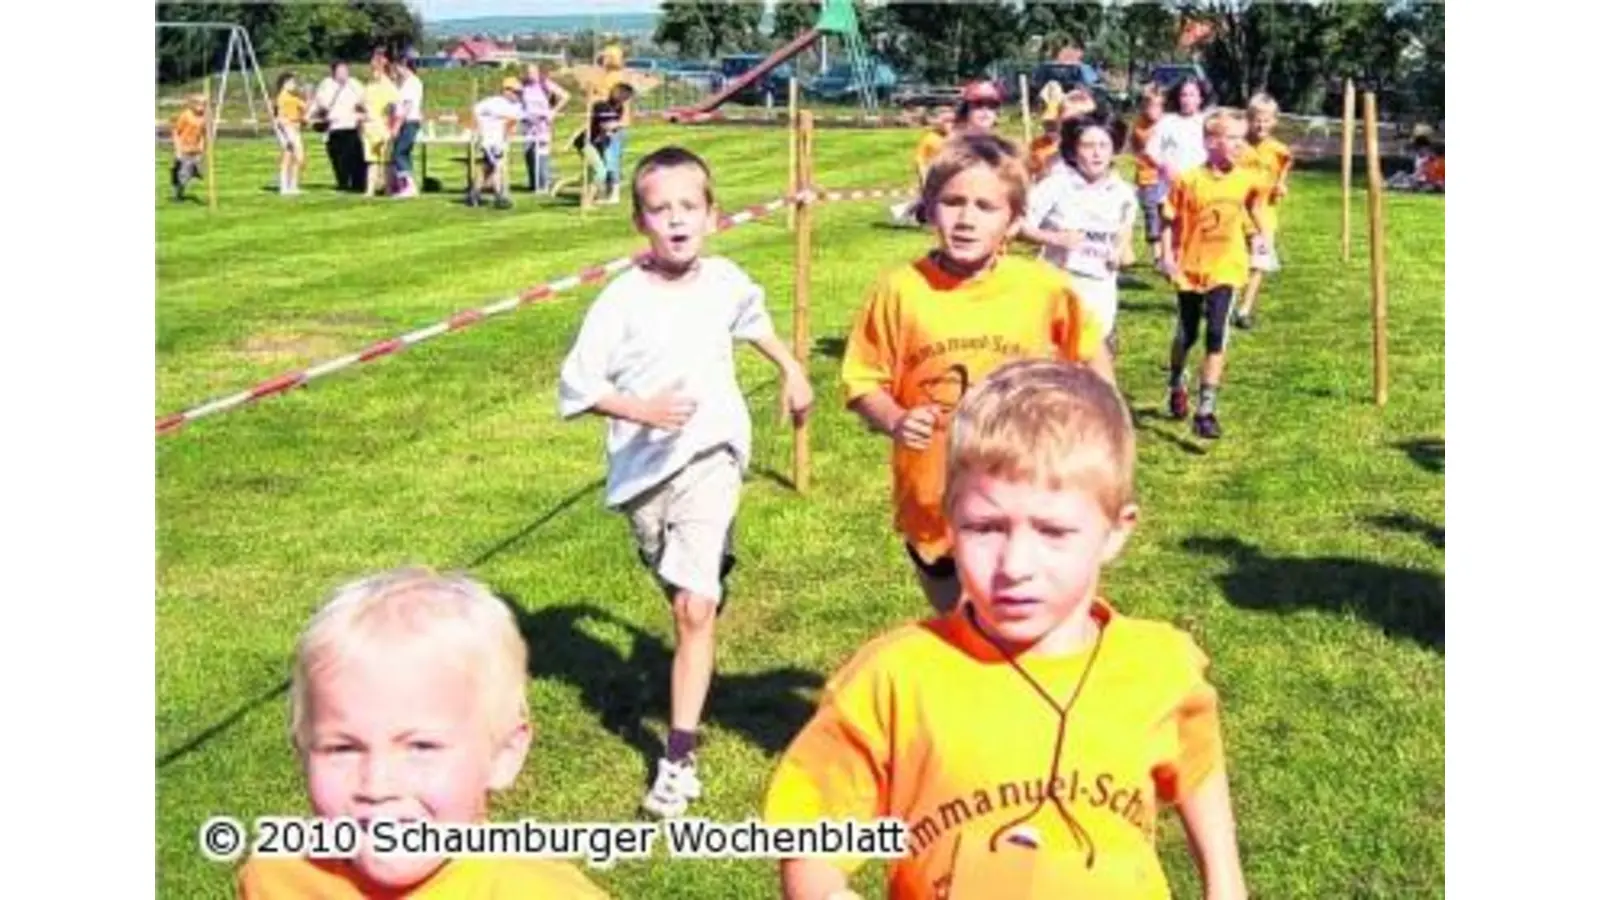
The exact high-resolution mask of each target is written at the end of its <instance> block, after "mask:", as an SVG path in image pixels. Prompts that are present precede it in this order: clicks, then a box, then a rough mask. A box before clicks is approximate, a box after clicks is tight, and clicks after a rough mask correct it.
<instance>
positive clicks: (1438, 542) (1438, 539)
mask: <svg viewBox="0 0 1600 900" xmlns="http://www.w3.org/2000/svg"><path fill="white" fill-rule="evenodd" d="M1366 521H1367V524H1369V525H1373V526H1375V527H1377V528H1382V529H1384V530H1385V531H1398V532H1400V533H1402V534H1414V535H1416V536H1417V537H1419V538H1422V539H1423V540H1425V541H1427V542H1428V543H1430V544H1432V545H1433V546H1435V547H1437V548H1439V549H1440V550H1443V549H1444V529H1443V528H1440V527H1439V526H1438V525H1435V524H1433V523H1432V522H1429V521H1428V520H1427V519H1424V518H1422V517H1421V516H1419V515H1417V514H1415V513H1408V512H1392V513H1389V514H1387V515H1382V516H1367V518H1366Z"/></svg>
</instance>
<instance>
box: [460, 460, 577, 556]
mask: <svg viewBox="0 0 1600 900" xmlns="http://www.w3.org/2000/svg"><path fill="white" fill-rule="evenodd" d="M605 486H606V480H605V479H604V478H596V479H595V480H594V481H591V482H589V483H588V484H586V485H584V486H583V487H581V488H578V489H577V490H576V491H574V492H573V493H572V494H571V495H570V496H568V497H566V498H565V499H563V500H562V501H561V502H559V503H557V504H556V505H555V506H552V507H550V508H549V509H548V510H545V511H544V512H543V513H541V514H540V515H539V517H538V518H536V519H534V520H533V521H531V522H529V523H528V524H527V525H524V526H523V527H522V528H521V529H519V530H518V531H517V532H516V533H515V534H511V535H508V536H506V537H504V538H501V539H500V540H499V541H497V542H496V543H495V545H494V546H492V547H490V548H489V549H487V550H485V551H483V552H482V553H480V554H478V555H477V557H475V558H474V559H473V560H472V561H471V562H469V563H467V564H466V565H465V566H463V568H466V569H476V568H477V567H479V566H481V565H483V564H484V563H486V562H488V561H489V560H491V559H494V558H495V557H496V556H499V555H500V554H502V553H504V552H506V551H507V550H510V549H511V548H512V547H515V546H516V545H517V544H519V543H521V542H523V541H525V540H527V539H528V538H529V537H531V536H533V533H534V532H535V531H538V530H539V529H541V528H543V527H544V526H546V525H549V524H550V523H551V522H553V521H555V518H556V517H557V516H559V515H561V514H562V513H564V512H566V511H567V510H569V509H571V508H572V507H573V506H575V505H577V503H578V501H579V500H582V499H584V498H585V497H587V496H589V495H590V494H593V493H595V492H596V491H599V490H603V489H604V488H605Z"/></svg>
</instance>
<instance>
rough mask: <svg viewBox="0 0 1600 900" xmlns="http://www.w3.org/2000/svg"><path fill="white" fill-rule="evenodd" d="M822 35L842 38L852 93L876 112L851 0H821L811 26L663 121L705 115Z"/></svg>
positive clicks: (872, 75)
mask: <svg viewBox="0 0 1600 900" xmlns="http://www.w3.org/2000/svg"><path fill="white" fill-rule="evenodd" d="M826 35H833V36H835V37H838V38H839V39H841V40H842V41H843V42H844V46H845V53H846V55H847V56H848V57H849V59H850V71H851V73H852V78H853V80H854V81H855V86H856V94H857V96H859V97H860V98H861V102H862V103H863V104H864V105H865V106H866V108H867V110H868V112H869V113H870V112H876V110H877V108H878V98H877V91H876V82H877V70H876V67H875V66H874V64H873V63H872V61H871V60H870V59H869V57H868V55H867V48H866V43H865V42H864V41H863V40H862V39H861V26H860V23H859V22H858V21H857V20H856V9H855V6H854V5H853V4H852V2H851V0H823V4H822V13H821V15H819V16H818V17H817V24H816V25H815V26H813V27H812V28H809V29H807V30H805V31H803V32H801V33H800V34H798V35H796V36H795V38H794V40H792V41H790V42H789V43H787V44H784V45H783V46H782V47H779V48H778V49H777V50H775V51H773V53H772V55H771V56H768V57H767V58H766V59H764V60H762V61H761V62H760V63H758V64H756V65H755V66H753V67H751V68H750V70H749V71H747V72H745V73H744V74H742V75H740V76H739V77H737V78H735V79H733V80H731V81H729V82H727V83H726V84H724V85H723V86H722V90H720V91H717V92H716V93H714V94H712V95H711V96H710V97H707V98H706V99H705V100H703V101H701V102H699V103H697V104H695V105H693V106H691V107H688V108H687V109H675V110H671V111H669V112H668V113H667V116H666V118H667V121H669V122H678V121H682V120H693V119H697V118H703V117H705V116H706V115H707V114H709V113H711V112H712V111H714V110H716V109H717V107H719V106H721V105H722V104H724V103H727V102H728V101H729V100H730V99H732V98H733V97H735V96H737V95H738V94H739V93H740V92H741V91H743V90H744V89H745V88H747V87H749V86H750V85H752V84H754V83H756V82H757V81H759V80H761V79H762V78H765V77H766V76H767V75H768V74H769V73H771V72H772V70H773V69H776V68H777V67H779V66H781V65H783V64H784V63H786V62H788V61H789V60H791V59H793V58H795V57H796V56H799V55H800V54H801V53H803V52H805V51H806V50H808V49H810V48H811V47H812V45H814V44H816V43H817V42H818V41H819V40H821V39H822V38H823V37H824V36H826Z"/></svg>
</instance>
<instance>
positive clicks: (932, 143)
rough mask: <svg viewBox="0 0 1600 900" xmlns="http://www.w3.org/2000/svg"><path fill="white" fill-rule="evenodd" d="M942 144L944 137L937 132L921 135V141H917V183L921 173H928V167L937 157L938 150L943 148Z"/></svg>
mask: <svg viewBox="0 0 1600 900" xmlns="http://www.w3.org/2000/svg"><path fill="white" fill-rule="evenodd" d="M944 142H945V136H944V135H942V134H940V133H939V132H937V131H929V132H927V133H925V134H923V135H922V139H921V140H919V141H917V151H916V165H917V178H918V180H919V181H920V180H921V178H922V175H923V173H925V172H927V171H928V167H929V166H931V165H933V158H934V157H936V156H938V155H939V151H940V149H942V148H943V147H944Z"/></svg>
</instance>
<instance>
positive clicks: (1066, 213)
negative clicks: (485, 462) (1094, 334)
mask: <svg viewBox="0 0 1600 900" xmlns="http://www.w3.org/2000/svg"><path fill="white" fill-rule="evenodd" d="M1115 155H1116V145H1115V144H1114V143H1113V139H1112V136H1111V128H1110V126H1109V125H1107V124H1106V123H1105V122H1103V121H1102V120H1100V119H1097V118H1092V117H1087V116H1080V117H1078V118H1074V119H1068V120H1067V121H1065V122H1063V123H1062V125H1061V159H1062V162H1064V163H1065V165H1062V166H1057V167H1056V168H1054V169H1052V170H1051V172H1050V174H1049V175H1046V176H1045V177H1044V178H1043V179H1042V180H1041V181H1039V182H1038V183H1037V184H1035V185H1034V186H1033V187H1032V188H1030V189H1029V190H1028V214H1027V218H1026V220H1025V221H1024V222H1023V227H1022V230H1021V231H1020V232H1019V234H1020V236H1021V237H1022V238H1023V239H1024V240H1028V241H1032V242H1033V243H1036V244H1038V245H1040V247H1042V248H1043V249H1042V250H1041V251H1040V253H1039V256H1040V257H1041V258H1042V259H1044V260H1045V261H1046V262H1048V263H1050V264H1051V265H1053V266H1056V267H1057V268H1060V269H1064V270H1066V272H1067V275H1068V279H1069V280H1070V281H1071V283H1072V289H1073V291H1074V292H1076V293H1077V295H1078V297H1079V298H1080V299H1082V300H1083V302H1084V304H1085V305H1087V306H1088V307H1089V309H1091V310H1093V311H1094V315H1095V318H1096V319H1097V320H1098V321H1099V322H1100V323H1101V327H1102V329H1103V331H1102V334H1104V335H1105V348H1106V353H1107V354H1108V355H1110V354H1114V353H1115V352H1116V331H1115V328H1116V320H1117V271H1118V269H1120V268H1121V267H1122V266H1125V265H1128V264H1130V263H1132V261H1133V222H1134V218H1135V216H1136V215H1137V213H1138V208H1139V200H1138V196H1137V195H1136V194H1135V193H1134V190H1133V188H1132V186H1130V185H1129V184H1128V183H1127V182H1126V181H1123V180H1122V176H1120V175H1118V174H1117V173H1116V172H1114V171H1112V168H1111V163H1112V160H1113V158H1114V157H1115Z"/></svg>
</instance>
